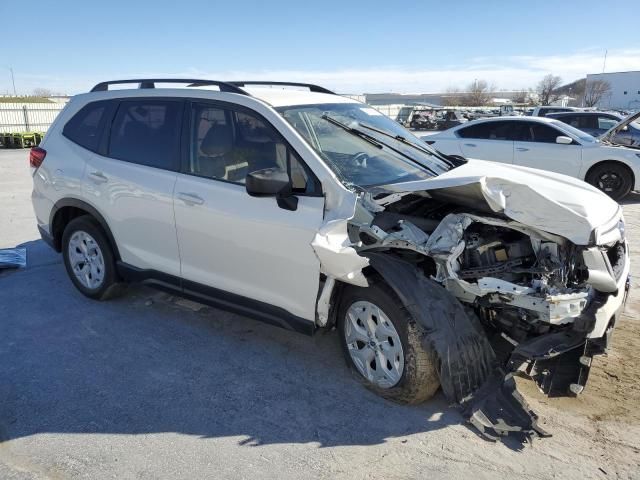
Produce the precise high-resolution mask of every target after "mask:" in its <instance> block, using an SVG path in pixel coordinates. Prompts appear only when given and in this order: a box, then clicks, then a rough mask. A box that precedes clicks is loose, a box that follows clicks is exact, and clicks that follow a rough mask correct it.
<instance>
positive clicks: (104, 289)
mask: <svg viewBox="0 0 640 480" xmlns="http://www.w3.org/2000/svg"><path fill="white" fill-rule="evenodd" d="M62 256H63V259H64V265H65V268H66V269H67V273H68V274H69V278H70V279H71V281H72V282H73V284H74V285H75V287H76V288H77V289H78V290H80V292H82V293H83V294H84V295H86V296H87V297H89V298H93V299H97V300H105V299H107V298H111V297H114V296H116V295H117V294H118V293H120V291H121V290H122V288H121V284H119V283H118V275H117V271H116V262H115V257H114V255H113V250H112V248H111V245H110V244H109V241H108V240H107V238H106V235H105V234H104V232H103V231H102V228H101V227H100V225H99V224H98V223H97V222H96V221H95V220H93V218H92V217H90V216H89V215H84V216H82V217H78V218H74V219H73V220H71V221H70V222H69V224H68V225H67V226H66V227H65V229H64V233H63V234H62Z"/></svg>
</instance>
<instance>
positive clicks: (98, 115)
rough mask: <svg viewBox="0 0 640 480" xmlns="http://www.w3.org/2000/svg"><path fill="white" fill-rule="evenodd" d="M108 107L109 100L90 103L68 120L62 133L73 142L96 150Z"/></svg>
mask: <svg viewBox="0 0 640 480" xmlns="http://www.w3.org/2000/svg"><path fill="white" fill-rule="evenodd" d="M106 108H107V102H93V103H89V104H88V105H86V106H85V107H83V108H82V109H80V111H79V112H78V113H76V114H75V115H74V116H73V117H72V118H71V120H69V121H68V122H67V124H66V125H65V126H64V130H63V131H62V134H63V135H64V136H65V137H67V138H68V139H69V140H71V141H72V142H75V143H77V144H78V145H80V146H82V147H84V148H87V149H89V150H92V151H94V152H96V151H97V150H98V144H99V143H100V135H101V134H102V128H101V127H102V123H103V119H104V116H105V110H106Z"/></svg>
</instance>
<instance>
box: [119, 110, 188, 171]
mask: <svg viewBox="0 0 640 480" xmlns="http://www.w3.org/2000/svg"><path fill="white" fill-rule="evenodd" d="M182 106H183V104H182V102H177V101H168V100H153V99H145V100H135V101H124V102H121V103H120V106H119V107H118V112H117V113H116V116H115V118H114V119H113V124H112V126H111V135H110V140H109V156H110V157H113V158H116V159H118V160H125V161H127V162H131V163H137V164H140V165H146V166H149V167H155V168H162V169H164V170H177V169H178V166H179V164H180V141H179V140H180V126H181V112H182Z"/></svg>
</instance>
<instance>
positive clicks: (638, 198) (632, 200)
mask: <svg viewBox="0 0 640 480" xmlns="http://www.w3.org/2000/svg"><path fill="white" fill-rule="evenodd" d="M637 203H640V192H629V194H628V195H627V196H626V197H624V198H623V199H622V201H621V202H620V205H635V204H637Z"/></svg>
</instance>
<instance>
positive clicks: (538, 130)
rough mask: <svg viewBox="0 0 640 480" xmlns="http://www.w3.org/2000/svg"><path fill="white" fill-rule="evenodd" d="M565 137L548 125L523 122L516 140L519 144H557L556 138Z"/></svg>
mask: <svg viewBox="0 0 640 480" xmlns="http://www.w3.org/2000/svg"><path fill="white" fill-rule="evenodd" d="M559 135H564V134H563V133H562V132H560V131H558V130H556V129H555V128H553V127H549V126H548V125H542V124H540V123H534V122H523V125H522V126H521V127H520V129H519V131H518V134H517V136H516V138H515V140H516V141H519V142H537V143H556V138H557V137H558V136H559Z"/></svg>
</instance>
